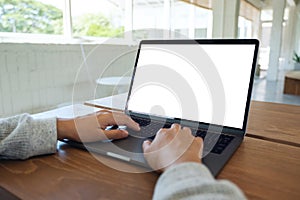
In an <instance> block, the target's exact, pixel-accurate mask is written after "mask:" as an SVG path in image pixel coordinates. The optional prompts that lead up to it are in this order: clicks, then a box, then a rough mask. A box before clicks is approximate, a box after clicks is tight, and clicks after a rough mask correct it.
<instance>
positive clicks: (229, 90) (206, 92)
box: [126, 39, 259, 131]
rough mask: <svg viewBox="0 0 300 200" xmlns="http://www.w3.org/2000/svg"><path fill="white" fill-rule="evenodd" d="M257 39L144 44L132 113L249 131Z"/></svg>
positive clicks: (131, 99)
mask: <svg viewBox="0 0 300 200" xmlns="http://www.w3.org/2000/svg"><path fill="white" fill-rule="evenodd" d="M258 44H259V42H258V40H254V39H243V40H238V39H229V40H144V41H141V43H140V46H139V49H138V53H137V58H136V63H135V68H134V72H133V78H132V82H131V86H130V91H129V95H128V100H127V104H126V112H127V113H140V114H146V115H151V116H158V117H163V118H171V119H173V118H176V119H183V120H187V121H193V122H200V123H202V124H215V125H220V126H223V127H227V128H233V129H236V130H243V131H245V130H246V123H247V115H248V110H249V104H250V97H251V90H252V84H253V76H254V70H255V66H256V59H257V52H258Z"/></svg>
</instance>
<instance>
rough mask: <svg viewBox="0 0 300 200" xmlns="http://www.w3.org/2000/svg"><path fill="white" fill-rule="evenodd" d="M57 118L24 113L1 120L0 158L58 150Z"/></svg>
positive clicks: (12, 157) (26, 155)
mask: <svg viewBox="0 0 300 200" xmlns="http://www.w3.org/2000/svg"><path fill="white" fill-rule="evenodd" d="M56 141H57V132H56V118H50V119H33V118H32V117H31V116H30V115H28V114H22V115H18V116H15V117H11V118H6V119H1V120H0V158H1V159H26V158H29V157H31V156H36V155H42V154H49V153H54V152H55V151H56Z"/></svg>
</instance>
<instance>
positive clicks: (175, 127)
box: [170, 124, 181, 133]
mask: <svg viewBox="0 0 300 200" xmlns="http://www.w3.org/2000/svg"><path fill="white" fill-rule="evenodd" d="M170 129H171V130H174V131H175V132H176V133H177V132H178V131H179V130H180V129H181V126H180V125H179V124H172V126H171V128H170Z"/></svg>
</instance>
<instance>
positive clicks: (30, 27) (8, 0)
mask: <svg viewBox="0 0 300 200" xmlns="http://www.w3.org/2000/svg"><path fill="white" fill-rule="evenodd" d="M0 32H16V33H41V34H63V13H62V11H61V10H60V9H58V8H56V7H55V6H52V5H47V4H44V3H41V2H39V1H36V0H0ZM123 32H124V28H123V27H120V28H114V27H113V26H112V25H111V23H110V21H109V20H108V19H107V18H106V17H105V16H103V15H102V14H85V15H82V16H79V17H77V18H76V17H75V18H73V35H74V36H96V37H97V36H98V37H122V34H123Z"/></svg>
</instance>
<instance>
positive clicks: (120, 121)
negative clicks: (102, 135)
mask: <svg viewBox="0 0 300 200" xmlns="http://www.w3.org/2000/svg"><path fill="white" fill-rule="evenodd" d="M112 120H113V123H114V124H117V125H125V126H128V127H129V128H131V129H133V130H136V131H139V130H140V125H139V124H138V123H136V122H135V121H133V120H132V119H131V118H130V117H129V116H127V115H125V114H123V113H113V119H112Z"/></svg>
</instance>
